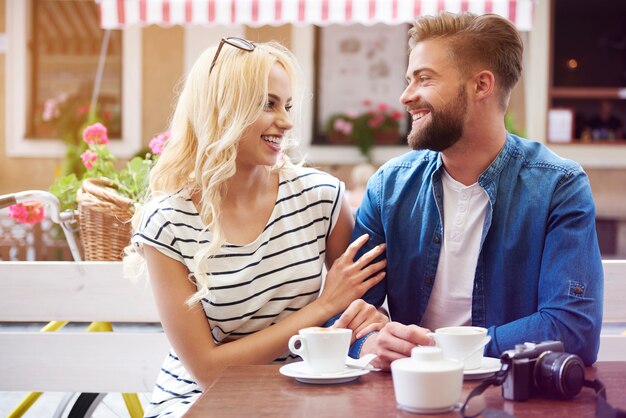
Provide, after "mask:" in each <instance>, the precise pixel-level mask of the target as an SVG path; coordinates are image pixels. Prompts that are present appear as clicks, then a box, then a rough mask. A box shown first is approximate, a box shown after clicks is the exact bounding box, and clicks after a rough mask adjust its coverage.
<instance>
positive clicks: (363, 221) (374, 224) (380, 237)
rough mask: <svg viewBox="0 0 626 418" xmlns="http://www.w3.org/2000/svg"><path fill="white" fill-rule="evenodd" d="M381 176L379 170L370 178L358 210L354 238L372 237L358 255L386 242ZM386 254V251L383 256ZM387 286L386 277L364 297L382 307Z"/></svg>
mask: <svg viewBox="0 0 626 418" xmlns="http://www.w3.org/2000/svg"><path fill="white" fill-rule="evenodd" d="M380 176H381V173H380V172H377V173H376V174H374V175H373V176H372V177H371V178H370V180H369V181H368V183H367V189H366V191H365V195H364V196H363V200H362V201H361V206H360V207H359V209H358V210H357V212H356V224H355V226H354V231H353V232H352V239H353V240H354V239H356V238H357V237H359V236H361V235H363V234H368V235H369V237H370V239H369V241H368V242H367V243H366V244H365V245H364V246H363V247H362V248H361V249H360V251H359V252H358V253H357V255H356V256H357V257H360V256H361V254H362V253H363V252H367V251H369V249H370V248H373V247H375V246H376V245H379V244H382V243H384V242H385V231H384V228H383V223H382V219H381V204H382V203H381V202H380V194H381V191H380V188H381V187H380V184H381V178H380ZM386 256H387V254H386V252H385V254H383V255H382V256H381V258H383V257H386ZM386 287H387V279H386V278H385V279H383V280H382V281H381V282H380V283H378V284H377V285H376V286H374V287H372V288H371V289H370V290H368V291H367V293H366V294H365V295H364V296H363V299H364V300H365V301H366V302H368V303H370V304H372V305H374V306H376V307H380V306H381V305H382V304H383V302H384V301H385V297H386Z"/></svg>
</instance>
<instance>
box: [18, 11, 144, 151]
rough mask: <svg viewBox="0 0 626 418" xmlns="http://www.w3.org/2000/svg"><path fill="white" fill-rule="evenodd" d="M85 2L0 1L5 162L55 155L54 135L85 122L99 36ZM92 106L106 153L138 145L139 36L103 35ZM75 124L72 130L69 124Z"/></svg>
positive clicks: (57, 139) (95, 16)
mask: <svg viewBox="0 0 626 418" xmlns="http://www.w3.org/2000/svg"><path fill="white" fill-rule="evenodd" d="M98 22H99V11H98V6H97V3H96V2H94V1H92V0H63V1H61V0H28V1H9V2H7V3H6V26H7V41H8V42H7V44H8V50H7V55H6V60H7V76H6V101H7V106H6V151H7V155H8V156H10V157H62V156H63V155H64V152H65V142H64V141H63V139H62V137H63V136H65V133H66V132H68V131H71V130H72V126H73V127H74V129H76V130H79V129H80V125H81V124H82V123H83V122H84V121H85V120H86V116H87V112H88V111H89V103H90V102H91V96H92V93H93V91H94V84H95V83H96V76H97V74H98V61H99V55H100V50H101V46H102V41H103V36H105V31H103V30H102V29H100V27H99V24H98ZM108 36H110V38H109V46H108V48H107V55H106V60H105V61H104V62H105V65H104V66H103V71H102V73H101V74H102V77H101V82H100V83H99V86H100V89H99V95H98V102H97V103H98V106H97V108H96V110H97V112H98V114H99V116H100V118H101V120H103V122H104V123H105V124H106V125H107V128H108V129H109V137H110V138H111V139H112V141H111V144H110V148H111V150H112V152H114V153H115V154H116V155H118V156H121V157H129V156H131V155H133V154H134V153H135V152H136V151H137V150H138V149H139V148H140V146H141V125H140V123H141V117H140V115H141V82H140V77H141V46H140V45H141V31H140V29H139V28H128V29H125V30H123V31H110V32H109V35H108ZM76 126H78V127H76Z"/></svg>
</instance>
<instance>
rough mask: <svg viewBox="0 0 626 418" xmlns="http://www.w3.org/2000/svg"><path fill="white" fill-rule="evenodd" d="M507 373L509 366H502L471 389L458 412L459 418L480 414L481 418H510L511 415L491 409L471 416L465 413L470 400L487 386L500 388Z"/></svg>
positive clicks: (469, 417)
mask: <svg viewBox="0 0 626 418" xmlns="http://www.w3.org/2000/svg"><path fill="white" fill-rule="evenodd" d="M508 373H509V365H508V364H502V367H501V368H500V370H498V371H497V372H496V373H495V374H494V375H493V376H491V377H489V378H487V379H485V380H483V382H482V383H481V384H480V385H478V386H476V387H475V388H474V389H472V391H471V392H470V393H469V395H467V398H466V399H465V402H464V403H463V406H462V407H461V411H460V412H461V416H462V417H463V418H474V417H477V416H479V415H481V414H482V415H483V416H489V417H494V418H495V417H511V416H512V415H510V414H508V413H506V412H504V411H497V410H494V409H492V408H485V409H482V410H480V411H478V412H476V413H475V414H471V415H470V414H467V412H466V409H467V404H468V403H469V401H470V400H471V399H472V398H474V397H476V396H478V395H480V394H482V393H483V392H484V391H485V390H486V389H487V388H488V387H489V386H501V385H502V383H504V381H505V380H506V376H507V374H508Z"/></svg>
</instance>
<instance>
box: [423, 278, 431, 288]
mask: <svg viewBox="0 0 626 418" xmlns="http://www.w3.org/2000/svg"><path fill="white" fill-rule="evenodd" d="M424 284H425V285H427V286H432V284H433V279H432V278H431V277H427V278H425V279H424Z"/></svg>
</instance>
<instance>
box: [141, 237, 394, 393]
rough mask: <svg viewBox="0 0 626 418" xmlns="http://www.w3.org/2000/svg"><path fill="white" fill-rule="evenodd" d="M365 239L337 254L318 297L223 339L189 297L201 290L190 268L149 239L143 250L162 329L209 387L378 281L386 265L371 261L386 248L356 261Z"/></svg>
mask: <svg viewBox="0 0 626 418" xmlns="http://www.w3.org/2000/svg"><path fill="white" fill-rule="evenodd" d="M366 241H367V237H366V236H364V237H362V238H360V239H358V240H356V241H355V242H354V243H352V244H351V245H350V246H349V247H348V249H347V250H346V252H345V253H344V254H343V255H341V256H340V257H337V259H336V260H335V262H334V264H333V265H332V267H331V269H330V271H329V274H328V275H327V279H326V284H325V286H324V290H323V291H322V294H321V295H320V297H319V298H318V299H316V300H315V301H313V302H312V303H310V304H309V305H307V306H305V307H304V308H302V309H300V310H299V311H297V312H294V313H293V314H292V315H289V316H288V317H286V318H284V319H283V320H281V321H280V322H279V323H277V324H275V325H272V326H271V327H268V328H266V329H264V330H261V331H258V332H256V333H254V334H251V335H249V336H246V337H243V338H241V339H238V340H235V341H232V342H228V343H224V344H221V345H216V344H215V342H214V341H213V338H212V336H211V329H210V326H209V323H208V321H207V319H206V316H205V313H204V310H203V309H202V307H201V305H200V303H197V304H195V305H193V306H192V307H189V306H188V305H187V304H186V303H185V302H186V301H187V299H188V298H189V297H190V296H191V295H192V294H194V293H195V291H196V287H195V284H193V283H192V282H191V281H190V280H189V278H188V277H187V275H188V270H187V268H186V267H185V266H184V265H183V264H181V263H180V262H178V261H176V260H174V259H172V258H170V257H168V256H166V255H164V254H162V253H161V252H159V251H158V250H156V249H155V248H153V247H151V246H148V245H144V255H145V257H146V262H147V265H148V271H149V274H150V281H151V284H152V290H153V292H154V296H155V300H156V304H157V308H158V311H159V315H160V318H161V322H162V324H163V329H164V330H165V333H166V335H167V337H168V339H169V341H170V343H171V344H172V347H173V348H174V350H175V351H176V354H178V356H179V357H180V359H181V361H182V362H183V364H184V365H185V368H186V369H187V370H188V371H189V373H191V375H192V376H193V377H194V379H195V380H196V381H197V383H198V384H199V385H200V386H201V387H202V388H204V389H205V388H207V387H208V386H209V385H210V384H211V383H212V382H213V381H214V379H215V378H216V377H217V376H218V375H219V374H220V373H221V372H222V371H223V370H224V368H226V367H227V366H229V365H234V364H266V363H269V362H271V361H272V360H274V359H275V358H276V357H278V356H280V355H281V354H283V353H284V352H285V351H286V350H287V341H288V340H289V338H290V337H291V336H292V335H294V334H296V333H297V332H298V330H300V329H301V328H305V327H309V326H316V325H322V324H323V323H324V322H325V321H326V320H327V319H328V318H330V317H332V316H333V315H335V314H337V313H339V312H341V311H343V310H344V309H346V308H347V307H348V306H349V305H350V303H351V302H352V301H353V300H355V299H358V298H360V297H361V296H362V295H363V294H364V293H365V292H366V291H367V289H369V288H370V287H372V286H373V285H374V284H376V283H378V282H379V281H380V280H381V279H382V278H383V277H384V275H381V274H378V275H376V276H374V277H373V278H372V279H370V280H367V281H366V280H365V279H367V278H368V277H370V276H372V275H374V273H376V271H378V270H380V269H381V268H382V267H383V264H381V263H378V264H376V265H372V266H369V263H370V262H371V261H372V260H373V259H375V258H376V257H377V256H379V255H380V254H381V253H382V251H384V248H380V247H376V248H374V249H373V250H371V251H370V252H368V253H366V254H364V255H363V256H362V257H361V258H360V259H359V260H357V261H356V262H353V259H354V257H355V255H356V252H357V251H358V249H359V248H360V247H361V246H362V245H363V244H364V243H365V242H366ZM331 272H332V274H331Z"/></svg>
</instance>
